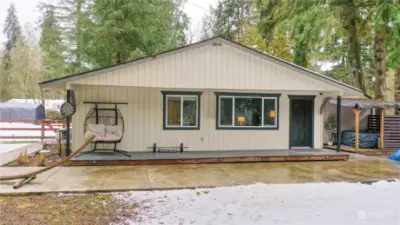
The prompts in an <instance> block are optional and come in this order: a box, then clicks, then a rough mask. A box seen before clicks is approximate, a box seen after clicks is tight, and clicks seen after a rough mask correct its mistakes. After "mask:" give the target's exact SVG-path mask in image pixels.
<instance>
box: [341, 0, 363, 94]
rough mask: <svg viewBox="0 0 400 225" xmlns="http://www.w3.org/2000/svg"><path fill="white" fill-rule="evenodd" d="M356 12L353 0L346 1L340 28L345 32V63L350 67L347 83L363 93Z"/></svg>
mask: <svg viewBox="0 0 400 225" xmlns="http://www.w3.org/2000/svg"><path fill="white" fill-rule="evenodd" d="M357 15H358V10H357V6H356V5H355V1H354V0H348V3H347V4H346V5H345V6H344V8H343V9H342V12H341V17H342V18H341V19H342V21H343V22H342V26H343V28H344V29H345V30H346V32H347V41H348V44H349V50H348V51H347V63H348V67H350V71H349V82H350V84H351V85H352V86H355V87H357V88H360V89H361V90H363V91H365V84H364V75H363V71H362V67H361V53H360V52H361V48H360V42H359V40H358V32H357Z"/></svg>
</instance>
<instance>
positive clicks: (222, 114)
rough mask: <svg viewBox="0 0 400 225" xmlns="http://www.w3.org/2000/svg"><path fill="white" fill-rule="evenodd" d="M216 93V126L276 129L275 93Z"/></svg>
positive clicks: (224, 127) (276, 107)
mask: <svg viewBox="0 0 400 225" xmlns="http://www.w3.org/2000/svg"><path fill="white" fill-rule="evenodd" d="M216 94H217V103H218V104H217V106H218V107H217V128H219V129H278V116H279V112H278V108H279V96H280V95H277V94H241V93H240V94H237V93H216Z"/></svg>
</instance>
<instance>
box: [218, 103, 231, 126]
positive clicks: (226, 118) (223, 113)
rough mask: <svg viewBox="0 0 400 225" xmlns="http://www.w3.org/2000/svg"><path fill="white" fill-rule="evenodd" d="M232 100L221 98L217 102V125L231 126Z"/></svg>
mask: <svg viewBox="0 0 400 225" xmlns="http://www.w3.org/2000/svg"><path fill="white" fill-rule="evenodd" d="M232 104H233V99H232V98H221V99H220V102H219V114H220V115H219V119H220V121H219V124H220V125H225V126H226V125H229V126H232Z"/></svg>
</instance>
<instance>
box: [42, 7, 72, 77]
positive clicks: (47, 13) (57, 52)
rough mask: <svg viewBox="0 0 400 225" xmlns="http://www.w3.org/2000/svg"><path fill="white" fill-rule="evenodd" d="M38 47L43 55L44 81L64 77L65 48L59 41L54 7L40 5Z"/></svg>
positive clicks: (59, 31) (60, 40) (59, 36)
mask: <svg viewBox="0 0 400 225" xmlns="http://www.w3.org/2000/svg"><path fill="white" fill-rule="evenodd" d="M39 8H40V10H41V12H42V16H41V19H40V29H41V35H40V41H39V45H40V48H41V49H42V52H43V54H44V72H45V78H46V79H55V78H59V77H63V76H64V75H65V58H64V56H63V53H64V52H65V50H66V49H65V47H64V45H63V43H62V39H61V30H60V28H59V21H58V18H57V16H56V12H55V6H54V5H51V4H41V5H40V6H39Z"/></svg>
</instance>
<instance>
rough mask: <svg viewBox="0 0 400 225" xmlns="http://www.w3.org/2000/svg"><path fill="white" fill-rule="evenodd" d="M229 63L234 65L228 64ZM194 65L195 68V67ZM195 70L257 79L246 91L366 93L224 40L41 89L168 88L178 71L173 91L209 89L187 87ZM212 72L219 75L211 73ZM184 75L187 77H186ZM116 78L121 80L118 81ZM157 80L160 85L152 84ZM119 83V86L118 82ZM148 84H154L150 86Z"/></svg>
mask: <svg viewBox="0 0 400 225" xmlns="http://www.w3.org/2000/svg"><path fill="white" fill-rule="evenodd" d="M226 61H230V62H228V63H227V62H226ZM190 63H192V64H193V63H194V64H193V65H191V64H190ZM173 64H179V65H175V68H173V67H174V66H171V65H173ZM195 64H198V65H195ZM160 67H162V68H160ZM166 67H168V68H166ZM204 67H206V68H204ZM226 67H228V68H226ZM166 69H167V70H168V71H167V70H166ZM192 69H193V70H202V71H201V73H203V74H204V73H214V75H215V76H221V77H222V78H221V79H223V76H224V75H228V76H229V74H233V73H239V74H238V76H234V77H233V79H236V81H237V82H240V83H242V82H247V81H246V78H250V79H257V80H256V81H255V82H254V83H252V82H250V83H249V84H248V85H247V86H248V87H246V88H254V89H265V88H263V87H262V86H260V87H259V86H258V84H260V83H262V82H270V83H272V87H273V86H275V85H274V84H273V83H274V82H275V80H276V82H278V80H281V82H282V81H283V80H290V81H291V83H292V84H291V85H289V86H293V87H298V88H300V89H301V88H303V89H304V88H308V89H310V90H314V89H315V88H317V87H319V88H317V89H322V90H327V89H329V90H330V89H332V91H335V90H346V91H351V92H358V93H362V91H361V90H359V89H357V88H354V87H352V86H350V85H347V84H344V83H342V82H339V81H336V80H334V79H332V78H329V77H326V76H323V75H320V74H318V73H315V72H313V71H310V70H308V69H305V68H302V67H300V66H297V65H295V64H292V63H289V62H286V61H284V60H281V59H278V58H276V57H273V56H270V55H267V54H264V53H262V52H259V51H257V50H254V49H251V48H248V47H245V46H242V45H240V44H238V43H235V42H232V41H229V40H226V39H224V38H221V37H217V38H211V39H208V40H205V41H202V42H199V43H195V44H192V45H189V46H185V47H181V48H178V49H174V50H171V51H167V52H163V53H160V54H156V55H153V56H150V57H146V58H142V59H138V60H134V61H131V62H127V63H124V64H120V65H116V66H112V67H107V68H102V69H98V70H94V71H89V72H85V73H81V74H76V75H72V76H68V77H64V78H60V79H56V80H51V81H46V82H43V83H41V84H40V85H41V87H51V86H52V85H55V84H60V83H67V82H70V83H76V84H88V85H96V84H97V85H120V83H121V86H123V85H127V84H129V82H126V81H128V80H129V79H132V80H134V79H136V78H137V79H138V81H137V82H136V83H135V82H131V85H132V86H149V85H150V86H155V87H165V84H161V83H165V82H164V81H162V82H161V83H160V82H159V81H158V80H160V79H164V80H165V77H164V74H169V75H171V73H176V71H175V70H181V71H178V73H180V74H178V75H179V77H176V78H175V79H178V80H179V79H180V80H181V81H176V82H177V83H178V84H175V85H172V87H182V88H185V87H187V88H207V87H206V86H201V85H200V86H197V87H196V86H195V85H194V86H191V85H188V84H187V83H190V81H185V79H190V78H188V77H186V76H187V74H188V72H189V70H192ZM212 69H215V70H217V71H211V70H212ZM225 69H226V71H224V70H225ZM218 70H219V71H218ZM230 70H231V71H230ZM237 70H239V71H240V72H238V71H237ZM274 70H275V72H276V73H275V74H273V73H274ZM193 73H196V72H193ZM240 73H241V74H242V77H240ZM256 73H258V75H260V76H258V77H257V76H256V75H254V76H253V74H256ZM157 74H158V75H160V74H163V77H161V78H160V77H158V78H155V77H154V76H157ZM182 74H184V76H183V75H182ZM141 75H143V77H142V79H140V78H141ZM245 75H247V76H245ZM277 75H279V77H275V78H276V79H275V80H271V79H269V78H271V77H272V78H273V77H274V76H277ZM115 76H119V77H118V78H116V77H115ZM166 76H168V75H166ZM95 77H96V78H95ZM151 77H152V78H151ZM153 78H154V80H157V81H156V82H155V81H154V80H153V81H151V79H153ZM242 78H243V79H242ZM115 79H118V82H115ZM147 79H148V81H147ZM102 81H103V82H104V83H103V82H102ZM111 81H113V82H111ZM192 81H193V82H196V78H195V77H194V78H193V80H192ZM209 81H210V82H212V83H213V84H215V85H219V86H215V85H214V86H213V85H211V86H209V88H230V87H229V85H227V86H226V87H224V85H223V84H222V83H219V82H214V81H213V79H212V78H211V80H209ZM148 82H150V83H151V82H153V83H152V84H149V83H148ZM201 82H208V81H201V80H197V84H199V83H201ZM283 82H284V81H283ZM159 83H160V84H159ZM179 83H181V84H184V86H181V85H179ZM225 83H229V81H226V82H225ZM310 84H311V86H310ZM230 86H231V87H234V88H239V89H240V87H236V86H235V84H233V85H230ZM239 86H240V85H239ZM245 86H246V85H245ZM245 86H244V87H245ZM257 87H259V88H257ZM314 87H315V88H314ZM288 88H290V87H288ZM317 89H315V90H317Z"/></svg>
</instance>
